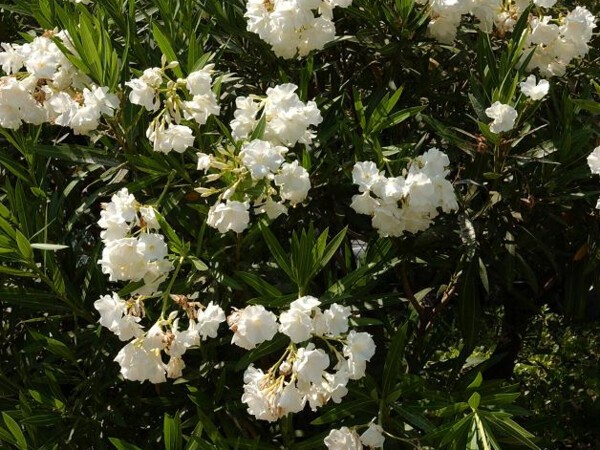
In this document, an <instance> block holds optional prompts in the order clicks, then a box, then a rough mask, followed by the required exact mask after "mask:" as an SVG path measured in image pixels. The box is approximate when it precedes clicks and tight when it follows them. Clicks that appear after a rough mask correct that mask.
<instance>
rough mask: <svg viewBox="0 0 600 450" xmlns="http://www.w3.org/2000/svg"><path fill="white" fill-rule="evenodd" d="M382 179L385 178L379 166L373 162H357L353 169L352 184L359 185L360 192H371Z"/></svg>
mask: <svg viewBox="0 0 600 450" xmlns="http://www.w3.org/2000/svg"><path fill="white" fill-rule="evenodd" d="M382 178H385V177H383V175H382V174H381V172H379V169H378V168H377V164H375V163H374V162H372V161H362V162H357V163H356V164H354V168H353V169H352V182H353V183H354V184H357V185H358V190H359V191H360V192H368V191H370V190H371V189H372V188H373V185H375V184H376V183H378V182H380V181H381V179H382Z"/></svg>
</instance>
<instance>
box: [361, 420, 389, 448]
mask: <svg viewBox="0 0 600 450" xmlns="http://www.w3.org/2000/svg"><path fill="white" fill-rule="evenodd" d="M360 441H361V442H362V444H363V445H366V446H367V447H371V448H382V447H383V443H384V442H385V436H384V435H383V428H381V427H380V426H379V425H377V424H375V423H374V422H371V423H370V424H369V428H367V430H366V431H365V432H364V433H363V434H361V435H360Z"/></svg>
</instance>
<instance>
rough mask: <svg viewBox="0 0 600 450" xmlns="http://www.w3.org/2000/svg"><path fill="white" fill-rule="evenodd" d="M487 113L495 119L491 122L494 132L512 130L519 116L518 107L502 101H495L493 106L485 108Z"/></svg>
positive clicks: (491, 128) (491, 129)
mask: <svg viewBox="0 0 600 450" xmlns="http://www.w3.org/2000/svg"><path fill="white" fill-rule="evenodd" d="M485 114H486V115H487V116H488V117H489V118H490V119H494V121H493V122H492V123H491V124H490V131H491V132H492V133H502V132H505V131H510V130H512V129H513V127H514V126H515V121H516V120H517V116H518V114H517V110H516V109H514V108H513V107H512V106H510V105H506V104H503V103H500V102H494V103H493V104H492V106H490V107H489V108H487V109H486V110H485Z"/></svg>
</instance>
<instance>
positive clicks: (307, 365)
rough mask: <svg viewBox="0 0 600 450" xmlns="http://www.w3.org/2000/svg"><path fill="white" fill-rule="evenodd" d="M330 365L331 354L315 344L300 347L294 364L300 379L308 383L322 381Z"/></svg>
mask: <svg viewBox="0 0 600 450" xmlns="http://www.w3.org/2000/svg"><path fill="white" fill-rule="evenodd" d="M328 367H329V356H328V355H327V353H325V352H324V351H323V350H321V349H320V348H318V349H315V346H314V344H309V345H308V346H307V347H306V348H304V347H301V348H299V349H298V353H297V358H296V360H295V361H294V364H293V369H294V373H296V375H297V377H298V380H300V381H303V382H308V383H320V382H321V380H322V378H323V373H324V372H325V371H326V370H327V368H328Z"/></svg>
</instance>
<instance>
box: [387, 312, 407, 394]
mask: <svg viewBox="0 0 600 450" xmlns="http://www.w3.org/2000/svg"><path fill="white" fill-rule="evenodd" d="M410 324H411V321H410V320H408V321H406V322H405V323H404V325H402V326H401V327H399V328H398V331H396V334H395V336H394V338H393V339H392V343H391V345H390V348H389V350H388V353H387V356H386V358H385V365H384V367H383V385H382V388H381V397H382V401H385V399H386V398H387V396H388V394H389V393H390V392H392V389H393V387H394V386H395V385H396V381H397V380H398V377H399V376H400V375H401V373H402V366H403V365H404V349H405V347H406V343H407V342H408V328H409V325H410Z"/></svg>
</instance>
